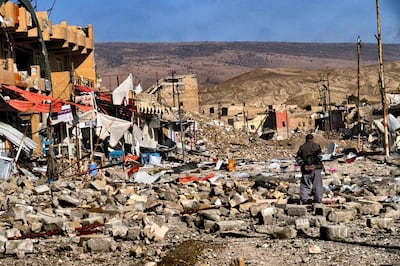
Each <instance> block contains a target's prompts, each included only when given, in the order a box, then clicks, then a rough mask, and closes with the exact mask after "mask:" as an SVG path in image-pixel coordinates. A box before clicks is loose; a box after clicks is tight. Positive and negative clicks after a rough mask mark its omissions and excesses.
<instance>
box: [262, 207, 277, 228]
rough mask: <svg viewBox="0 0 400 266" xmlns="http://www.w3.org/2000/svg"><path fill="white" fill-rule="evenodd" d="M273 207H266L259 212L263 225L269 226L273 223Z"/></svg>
mask: <svg viewBox="0 0 400 266" xmlns="http://www.w3.org/2000/svg"><path fill="white" fill-rule="evenodd" d="M274 214H275V207H267V208H264V209H262V210H261V212H260V216H261V221H262V223H263V224H265V225H267V224H269V225H271V224H273V223H274Z"/></svg>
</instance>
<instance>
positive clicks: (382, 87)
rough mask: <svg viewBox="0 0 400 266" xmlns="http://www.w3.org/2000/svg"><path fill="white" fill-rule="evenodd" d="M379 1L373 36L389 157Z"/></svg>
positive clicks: (387, 154)
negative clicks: (376, 31)
mask: <svg viewBox="0 0 400 266" xmlns="http://www.w3.org/2000/svg"><path fill="white" fill-rule="evenodd" d="M378 2H379V1H378V0H376V20H377V28H378V35H377V36H375V37H376V39H377V40H378V51H379V89H380V92H381V100H382V109H383V134H384V147H385V155H386V156H389V134H388V120H387V110H386V92H385V80H384V77H383V58H382V40H381V17H380V14H379V3H378Z"/></svg>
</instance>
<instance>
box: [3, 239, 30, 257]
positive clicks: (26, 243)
mask: <svg viewBox="0 0 400 266" xmlns="http://www.w3.org/2000/svg"><path fill="white" fill-rule="evenodd" d="M28 253H33V241H32V239H23V240H9V241H7V242H6V251H5V254H7V255H17V256H18V257H23V256H24V255H25V254H28Z"/></svg>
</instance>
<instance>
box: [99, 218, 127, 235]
mask: <svg viewBox="0 0 400 266" xmlns="http://www.w3.org/2000/svg"><path fill="white" fill-rule="evenodd" d="M104 228H105V229H106V231H107V232H109V234H111V235H112V236H113V237H117V238H122V239H126V235H127V233H128V230H129V228H128V227H127V226H125V225H124V224H122V221H112V222H108V223H106V224H104Z"/></svg>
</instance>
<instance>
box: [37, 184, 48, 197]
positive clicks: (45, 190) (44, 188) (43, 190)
mask: <svg viewBox="0 0 400 266" xmlns="http://www.w3.org/2000/svg"><path fill="white" fill-rule="evenodd" d="M34 191H35V193H36V194H39V195H41V194H45V193H49V192H50V188H49V187H48V186H47V185H40V186H37V187H35V189H34Z"/></svg>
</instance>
